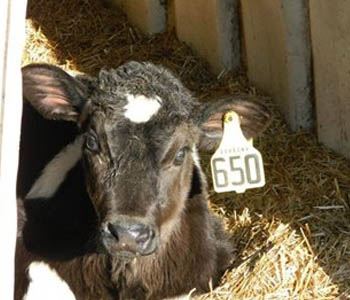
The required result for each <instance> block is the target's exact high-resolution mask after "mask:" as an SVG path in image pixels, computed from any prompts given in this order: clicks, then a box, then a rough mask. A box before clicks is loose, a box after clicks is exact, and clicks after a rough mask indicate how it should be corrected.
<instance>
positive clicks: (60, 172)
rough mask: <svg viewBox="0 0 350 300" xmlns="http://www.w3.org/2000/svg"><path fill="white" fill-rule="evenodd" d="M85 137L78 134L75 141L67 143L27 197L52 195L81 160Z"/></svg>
mask: <svg viewBox="0 0 350 300" xmlns="http://www.w3.org/2000/svg"><path fill="white" fill-rule="evenodd" d="M82 143H83V137H82V136H81V135H80V136H78V137H77V138H76V139H75V140H74V142H73V143H71V144H69V145H67V146H66V147H65V148H64V149H63V150H62V151H61V152H60V153H58V154H57V155H56V156H55V157H54V158H53V159H52V160H51V161H50V162H49V163H48V164H47V165H46V167H45V168H44V170H43V171H42V173H41V175H40V177H39V178H38V179H37V180H36V181H35V183H34V185H33V186H32V188H31V189H30V191H29V193H28V194H27V196H26V198H27V199H33V198H50V197H52V196H53V195H54V194H55V192H56V191H57V189H58V188H59V186H60V185H61V183H62V182H63V180H64V179H65V177H66V175H67V173H68V171H69V170H71V169H72V168H73V167H74V166H75V164H76V163H77V162H78V161H79V159H80V158H81V155H82V150H81V148H82Z"/></svg>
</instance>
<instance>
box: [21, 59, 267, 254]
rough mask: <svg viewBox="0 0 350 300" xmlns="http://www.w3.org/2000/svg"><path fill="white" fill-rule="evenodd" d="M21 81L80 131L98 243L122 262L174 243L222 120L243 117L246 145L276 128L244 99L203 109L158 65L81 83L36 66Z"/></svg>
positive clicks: (43, 106) (51, 112)
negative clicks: (203, 151)
mask: <svg viewBox="0 0 350 300" xmlns="http://www.w3.org/2000/svg"><path fill="white" fill-rule="evenodd" d="M23 82H24V97H25V99H27V100H28V101H29V102H30V103H31V104H32V105H33V106H34V107H35V108H36V109H37V111H38V112H39V113H41V114H42V115H43V116H44V117H46V118H50V119H59V120H67V121H75V122H76V123H77V125H78V126H79V128H80V130H81V134H82V138H80V139H81V140H82V143H81V147H82V159H83V162H84V166H85V169H86V172H85V176H86V178H87V189H88V192H89V195H90V198H91V201H92V203H93V205H94V207H95V210H96V213H97V216H98V220H99V237H100V241H101V242H102V245H103V246H104V249H105V250H107V252H108V253H109V254H111V255H119V256H124V257H125V256H126V257H130V256H134V255H148V254H151V253H153V252H154V251H156V250H157V248H158V247H159V246H162V245H164V244H166V242H167V240H168V238H169V236H170V235H171V233H172V232H174V231H175V230H176V227H177V226H178V225H179V222H180V219H181V216H182V214H183V212H184V208H185V205H186V201H187V199H190V198H194V197H195V196H196V195H197V194H201V195H203V194H204V195H205V193H206V191H205V182H203V180H204V179H203V178H204V177H203V175H202V172H201V169H200V165H199V159H198V157H197V155H198V154H197V148H199V147H201V148H203V147H209V148H210V147H212V146H213V145H216V144H218V142H219V141H220V139H221V136H222V116H223V113H224V112H226V111H227V110H230V109H233V110H235V111H236V112H237V113H238V114H239V115H240V116H241V124H242V128H243V131H244V133H245V135H246V136H247V137H254V136H256V135H258V134H259V133H261V132H262V131H263V130H264V129H265V128H266V126H267V124H268V122H269V119H270V115H269V113H268V111H267V110H266V108H265V107H264V106H263V105H262V104H260V103H254V102H251V101H247V100H243V99H240V98H237V99H234V98H227V99H221V100H217V101H212V102H211V103H210V104H203V103H199V102H197V101H196V100H195V99H194V98H193V97H192V95H191V94H190V92H189V91H188V90H187V89H186V88H185V87H184V86H183V85H182V84H181V83H180V82H179V80H177V79H176V78H175V77H174V76H173V75H172V74H171V73H170V72H169V71H167V70H166V69H164V68H163V67H160V66H155V65H153V64H151V63H137V62H129V63H127V64H125V65H122V66H120V67H119V68H117V69H114V70H109V71H107V70H102V71H101V72H100V73H99V75H98V76H96V77H84V76H80V77H79V76H78V77H75V78H74V77H71V76H70V75H68V74H67V73H66V72H64V71H63V70H61V69H60V68H58V67H54V66H50V65H45V64H33V65H29V66H26V67H24V68H23ZM72 201H74V199H72Z"/></svg>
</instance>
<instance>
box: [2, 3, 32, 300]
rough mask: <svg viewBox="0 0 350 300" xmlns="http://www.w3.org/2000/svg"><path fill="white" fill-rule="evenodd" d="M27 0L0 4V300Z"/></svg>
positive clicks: (9, 294) (11, 218)
mask: <svg viewBox="0 0 350 300" xmlns="http://www.w3.org/2000/svg"><path fill="white" fill-rule="evenodd" d="M26 6H27V0H1V1H0V236H1V240H2V243H1V250H0V299H3V300H7V299H13V287H14V286H13V284H14V250H15V242H16V229H17V226H16V223H17V220H16V176H17V164H18V153H19V151H18V150H19V136H20V124H21V122H20V120H21V111H22V88H21V81H22V76H21V56H22V49H23V44H24V34H25V12H26Z"/></svg>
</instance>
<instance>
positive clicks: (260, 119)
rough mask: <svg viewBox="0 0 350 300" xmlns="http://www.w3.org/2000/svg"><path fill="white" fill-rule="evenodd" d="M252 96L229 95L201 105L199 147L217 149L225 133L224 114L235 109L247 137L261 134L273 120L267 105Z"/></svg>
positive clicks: (198, 116)
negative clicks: (253, 99)
mask: <svg viewBox="0 0 350 300" xmlns="http://www.w3.org/2000/svg"><path fill="white" fill-rule="evenodd" d="M250 98H251V97H250V96H242V97H236V98H235V97H227V98H222V99H219V100H217V101H215V102H210V103H207V104H204V105H202V106H201V108H200V110H199V112H198V115H197V122H198V124H199V127H200V129H201V137H200V142H199V148H200V149H201V150H205V151H213V150H215V149H216V148H217V147H218V146H219V143H220V141H221V138H222V134H223V116H224V114H225V113H226V112H228V111H230V110H233V111H235V112H236V113H237V114H238V115H239V116H240V120H241V129H242V132H243V134H244V136H245V137H246V138H247V139H250V138H254V137H256V136H258V135H259V134H261V133H262V132H263V131H264V130H265V129H266V128H267V127H268V125H269V124H270V122H271V114H270V112H269V110H268V109H267V107H266V106H265V105H264V104H262V103H260V102H256V101H251V100H250Z"/></svg>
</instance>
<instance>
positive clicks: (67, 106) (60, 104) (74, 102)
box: [22, 64, 89, 121]
mask: <svg viewBox="0 0 350 300" xmlns="http://www.w3.org/2000/svg"><path fill="white" fill-rule="evenodd" d="M22 78H23V97H24V99H25V100H27V101H29V102H30V103H31V105H32V106H33V107H34V108H35V109H36V110H37V111H38V112H39V113H40V114H41V115H42V116H43V117H45V118H47V119H55V120H56V119H57V120H66V121H77V120H78V117H79V114H80V112H81V111H82V109H83V107H84V105H85V103H86V98H87V96H88V90H89V89H88V87H87V85H85V84H84V83H83V82H81V81H79V80H78V79H76V78H74V77H72V76H71V75H69V74H68V73H66V72H65V71H64V70H62V69H61V68H59V67H56V66H53V65H49V64H31V65H27V66H25V67H23V68H22Z"/></svg>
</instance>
